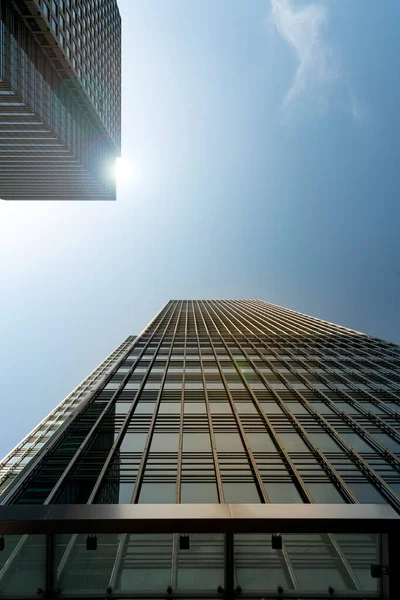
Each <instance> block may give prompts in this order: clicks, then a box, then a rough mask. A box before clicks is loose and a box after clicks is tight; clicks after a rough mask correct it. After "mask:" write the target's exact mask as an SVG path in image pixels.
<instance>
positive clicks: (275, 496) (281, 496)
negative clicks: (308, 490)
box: [264, 481, 303, 504]
mask: <svg viewBox="0 0 400 600" xmlns="http://www.w3.org/2000/svg"><path fill="white" fill-rule="evenodd" d="M264 487H265V490H266V492H267V494H268V498H269V500H270V502H271V503H273V504H295V503H296V504H297V503H302V502H303V500H302V499H301V496H300V493H299V492H298V491H297V489H296V486H295V485H294V483H286V482H282V483H276V482H272V481H271V482H265V483H264Z"/></svg>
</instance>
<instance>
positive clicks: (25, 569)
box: [0, 535, 46, 598]
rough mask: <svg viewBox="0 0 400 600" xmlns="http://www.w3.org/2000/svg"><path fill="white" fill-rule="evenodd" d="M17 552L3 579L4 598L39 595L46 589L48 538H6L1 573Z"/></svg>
mask: <svg viewBox="0 0 400 600" xmlns="http://www.w3.org/2000/svg"><path fill="white" fill-rule="evenodd" d="M17 549H19V550H17ZM14 550H17V552H18V553H17V554H16V558H15V559H14V560H13V561H12V562H11V564H10V568H9V569H8V570H7V571H6V572H5V574H4V576H3V577H2V579H1V596H2V597H3V596H11V597H17V598H19V597H21V596H23V595H24V594H27V595H28V596H30V597H33V596H36V590H37V589H38V588H42V589H44V588H45V586H46V536H44V535H23V536H20V535H6V536H4V550H3V551H2V552H0V571H1V570H2V568H3V567H4V565H5V564H6V562H7V561H8V559H9V558H10V556H11V554H12V552H13V551H14Z"/></svg>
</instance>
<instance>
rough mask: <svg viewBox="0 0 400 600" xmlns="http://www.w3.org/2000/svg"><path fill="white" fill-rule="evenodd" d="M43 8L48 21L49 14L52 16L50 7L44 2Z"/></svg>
mask: <svg viewBox="0 0 400 600" xmlns="http://www.w3.org/2000/svg"><path fill="white" fill-rule="evenodd" d="M42 6H43V15H44V16H45V17H46V19H48V18H49V14H50V11H49V7H48V6H47V4H46V2H43V4H42Z"/></svg>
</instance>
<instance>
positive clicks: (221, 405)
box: [210, 402, 232, 414]
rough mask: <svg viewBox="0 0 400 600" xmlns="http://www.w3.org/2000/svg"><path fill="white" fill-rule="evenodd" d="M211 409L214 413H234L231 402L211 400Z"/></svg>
mask: <svg viewBox="0 0 400 600" xmlns="http://www.w3.org/2000/svg"><path fill="white" fill-rule="evenodd" d="M210 410H211V413H212V414H218V413H219V414H221V413H224V414H226V413H229V414H231V413H232V409H231V406H230V404H229V402H210Z"/></svg>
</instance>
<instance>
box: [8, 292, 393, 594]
mask: <svg viewBox="0 0 400 600" xmlns="http://www.w3.org/2000/svg"><path fill="white" fill-rule="evenodd" d="M115 352H116V353H114V354H113V355H112V356H113V358H112V359H110V360H109V363H108V366H107V370H105V369H103V370H102V371H101V373H100V372H99V377H98V380H96V379H97V376H96V371H95V372H93V374H92V376H91V385H92V386H93V387H92V389H91V390H88V391H87V393H86V395H85V397H84V399H80V400H77V401H76V406H75V405H74V397H71V398H70V399H69V401H68V403H67V404H68V411H67V410H66V409H65V410H64V412H63V413H62V417H61V418H60V419H59V421H55V419H57V417H58V416H61V414H60V415H59V414H57V411H56V413H55V414H54V415H53V417H52V419H51V422H50V423H49V422H48V418H47V421H46V422H43V424H40V425H39V427H38V428H36V429H35V430H34V431H33V432H32V435H30V436H27V437H26V438H25V439H24V440H23V443H22V444H20V445H18V446H17V447H16V449H15V451H13V452H12V453H10V454H9V455H8V456H7V460H6V461H4V462H3V463H2V465H1V468H2V473H3V479H2V485H3V493H2V496H1V499H2V502H1V504H2V506H1V507H0V533H1V532H3V533H4V534H5V537H4V538H3V540H4V550H3V552H2V553H0V588H1V590H2V592H1V594H0V597H5V598H7V597H11V596H13V597H16V596H18V594H20V595H22V594H27V595H28V596H29V595H30V594H31V595H35V594H36V590H41V591H43V593H44V592H46V593H47V594H48V595H49V597H58V596H60V594H61V595H62V597H65V598H68V597H71V598H72V597H79V598H85V597H91V598H93V597H95V598H102V597H104V595H105V594H108V595H109V597H126V598H131V597H137V598H139V597H140V598H143V597H144V595H147V597H152V598H153V597H154V598H157V597H162V598H164V597H170V598H175V597H181V598H194V597H198V598H200V597H201V598H208V597H210V598H214V597H215V598H218V597H220V598H234V597H236V598H277V597H282V598H285V597H286V598H314V599H318V600H319V599H321V598H332V597H333V598H339V597H340V598H341V599H342V600H345V599H350V598H375V599H379V598H382V599H385V600H389V599H390V600H394V599H396V600H398V598H399V597H400V588H399V578H398V574H397V572H396V561H398V560H399V550H398V543H397V536H398V534H399V529H400V527H399V524H400V516H399V514H398V513H399V512H400V495H399V494H400V478H399V464H400V455H399V449H400V434H399V419H400V376H399V367H400V353H399V347H398V346H396V345H395V344H391V343H389V342H384V341H382V340H380V339H376V338H372V337H369V336H367V335H364V334H362V333H359V332H357V331H353V330H350V329H347V328H344V327H341V326H338V325H334V324H332V323H328V322H326V321H322V320H320V319H316V318H313V317H309V316H307V315H303V314H300V313H297V312H295V311H292V310H289V309H285V308H281V307H279V306H275V305H272V304H268V303H266V302H262V301H260V300H228V301H221V300H218V301H217V300H210V301H205V300H203V301H180V300H175V301H170V302H168V303H167V304H166V305H165V306H164V308H163V309H162V310H161V311H160V313H158V314H157V315H156V317H155V318H154V319H153V320H152V321H151V323H150V324H149V325H148V326H147V327H146V328H145V329H144V331H143V332H142V333H141V334H139V335H138V336H137V337H135V338H133V337H131V338H127V340H125V342H124V343H123V345H122V346H120V347H119V349H117V351H115ZM77 389H78V388H77ZM62 406H64V404H62ZM46 423H47V426H45V425H46ZM49 426H50V427H49ZM49 429H52V431H49ZM43 442H44V443H43ZM38 444H39V445H41V446H40V447H39V448H38ZM21 461H22V465H21ZM22 466H23V468H22ZM71 505H72V506H71ZM144 505H145V506H144ZM46 556H47V559H46V560H45V558H46ZM21 569H23V570H24V573H25V574H26V575H25V576H24V578H23V579H21V578H20V577H19V573H20V572H21ZM41 591H40V593H42V592H41ZM24 597H25V596H24Z"/></svg>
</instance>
